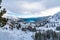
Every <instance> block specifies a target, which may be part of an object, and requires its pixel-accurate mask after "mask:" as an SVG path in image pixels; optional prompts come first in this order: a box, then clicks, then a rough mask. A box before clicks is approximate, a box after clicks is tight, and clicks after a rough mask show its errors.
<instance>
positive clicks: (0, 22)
mask: <svg viewBox="0 0 60 40" xmlns="http://www.w3.org/2000/svg"><path fill="white" fill-rule="evenodd" d="M1 2H2V0H0V27H3V26H4V25H6V23H7V19H6V18H3V17H2V16H3V15H4V14H5V13H6V9H5V8H3V9H1V8H2V6H1Z"/></svg>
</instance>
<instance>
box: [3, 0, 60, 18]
mask: <svg viewBox="0 0 60 40" xmlns="http://www.w3.org/2000/svg"><path fill="white" fill-rule="evenodd" d="M2 5H3V7H5V8H6V9H7V10H9V12H11V13H10V14H13V15H15V16H21V15H22V16H21V17H23V16H24V17H28V16H30V17H32V16H37V15H38V16H48V15H53V14H54V13H56V12H58V11H60V0H3V2H2ZM26 15H27V16H26Z"/></svg>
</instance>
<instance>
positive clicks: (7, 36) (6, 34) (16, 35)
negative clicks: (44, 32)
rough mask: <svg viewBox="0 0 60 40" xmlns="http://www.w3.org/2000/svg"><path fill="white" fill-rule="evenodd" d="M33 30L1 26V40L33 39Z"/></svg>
mask: <svg viewBox="0 0 60 40" xmlns="http://www.w3.org/2000/svg"><path fill="white" fill-rule="evenodd" d="M32 34H33V33H32V32H23V31H21V30H17V29H15V30H13V31H12V30H6V29H1V28H0V40H33V38H32Z"/></svg>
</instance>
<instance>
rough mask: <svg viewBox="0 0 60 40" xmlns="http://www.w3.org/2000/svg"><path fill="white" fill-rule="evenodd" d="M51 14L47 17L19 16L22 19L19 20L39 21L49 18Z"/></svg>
mask: <svg viewBox="0 0 60 40" xmlns="http://www.w3.org/2000/svg"><path fill="white" fill-rule="evenodd" d="M48 17H49V16H47V17H37V18H19V19H20V20H18V21H19V22H22V21H25V22H38V21H42V20H45V19H47V18H48Z"/></svg>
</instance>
